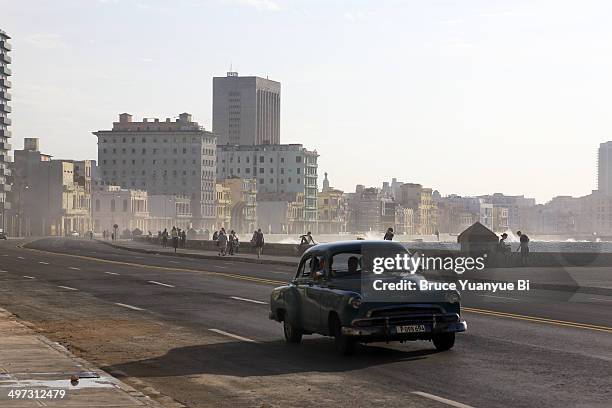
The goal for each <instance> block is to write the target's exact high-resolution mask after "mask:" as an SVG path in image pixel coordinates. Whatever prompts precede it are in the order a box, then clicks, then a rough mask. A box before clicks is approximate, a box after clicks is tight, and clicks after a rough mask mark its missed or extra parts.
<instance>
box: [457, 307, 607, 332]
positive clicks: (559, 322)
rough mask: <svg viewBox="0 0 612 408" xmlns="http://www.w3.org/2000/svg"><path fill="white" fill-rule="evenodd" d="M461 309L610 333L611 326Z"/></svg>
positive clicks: (466, 308)
mask: <svg viewBox="0 0 612 408" xmlns="http://www.w3.org/2000/svg"><path fill="white" fill-rule="evenodd" d="M461 310H463V311H466V312H470V313H477V314H483V315H487V316H495V317H505V318H508V319H518V320H525V321H529V322H535V323H546V324H553V325H557V326H565V327H574V328H577V329H586V330H597V331H602V332H605V333H612V327H606V326H597V325H594V324H587V323H578V322H568V321H565V320H555V319H548V318H545V317H535V316H526V315H520V314H516V313H506V312H497V311H494V310H486V309H476V308H473V307H462V308H461Z"/></svg>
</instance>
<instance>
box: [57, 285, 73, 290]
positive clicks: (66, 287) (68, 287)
mask: <svg viewBox="0 0 612 408" xmlns="http://www.w3.org/2000/svg"><path fill="white" fill-rule="evenodd" d="M57 287H58V288H62V289H67V290H78V289H76V288H71V287H70V286H62V285H57Z"/></svg>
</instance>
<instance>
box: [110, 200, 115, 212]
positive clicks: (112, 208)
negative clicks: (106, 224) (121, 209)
mask: <svg viewBox="0 0 612 408" xmlns="http://www.w3.org/2000/svg"><path fill="white" fill-rule="evenodd" d="M111 212H115V199H114V198H113V199H112V200H111Z"/></svg>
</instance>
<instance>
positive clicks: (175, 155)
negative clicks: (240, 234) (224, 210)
mask: <svg viewBox="0 0 612 408" xmlns="http://www.w3.org/2000/svg"><path fill="white" fill-rule="evenodd" d="M94 135H96V136H97V137H98V167H99V170H98V177H99V178H100V179H101V181H102V182H103V183H105V184H110V185H118V186H121V187H123V188H126V189H140V190H147V192H148V194H149V196H153V195H175V196H181V197H188V198H189V199H190V200H191V213H192V214H193V224H194V226H195V228H212V226H213V225H214V222H215V178H216V144H217V142H216V138H215V135H214V134H213V133H211V132H209V131H206V130H205V129H204V128H203V127H201V126H200V125H198V123H197V122H193V121H192V120H191V115H190V114H188V113H181V114H180V115H179V117H178V119H176V120H175V121H172V120H171V119H166V120H165V121H160V120H159V119H147V118H145V119H143V121H142V122H133V121H132V115H130V114H128V113H123V114H121V115H119V122H115V123H113V128H112V129H111V130H100V131H97V132H94Z"/></svg>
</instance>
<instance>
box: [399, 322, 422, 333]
mask: <svg viewBox="0 0 612 408" xmlns="http://www.w3.org/2000/svg"><path fill="white" fill-rule="evenodd" d="M395 331H396V333H423V332H425V331H427V329H426V328H425V325H424V324H411V325H408V326H396V327H395Z"/></svg>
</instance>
